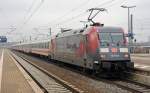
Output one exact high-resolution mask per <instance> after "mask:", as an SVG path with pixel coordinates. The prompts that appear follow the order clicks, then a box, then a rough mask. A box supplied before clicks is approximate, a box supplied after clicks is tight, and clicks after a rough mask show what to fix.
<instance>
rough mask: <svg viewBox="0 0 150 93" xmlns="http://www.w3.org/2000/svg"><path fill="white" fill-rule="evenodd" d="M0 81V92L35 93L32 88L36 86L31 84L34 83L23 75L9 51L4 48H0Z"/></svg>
mask: <svg viewBox="0 0 150 93" xmlns="http://www.w3.org/2000/svg"><path fill="white" fill-rule="evenodd" d="M29 81H30V82H29ZM0 83H1V86H0V90H1V91H0V93H36V91H35V89H34V88H36V90H38V89H37V86H32V85H35V83H34V82H33V81H32V80H31V79H30V78H29V79H28V78H27V77H25V74H24V73H22V71H21V70H20V69H19V67H18V66H17V64H16V63H15V61H14V59H13V58H12V57H11V55H10V52H9V51H8V50H5V49H0ZM31 83H32V84H31ZM33 83H34V84H33ZM33 87H34V88H33ZM37 93H38V92H37Z"/></svg>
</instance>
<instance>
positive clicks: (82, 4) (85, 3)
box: [48, 0, 91, 24]
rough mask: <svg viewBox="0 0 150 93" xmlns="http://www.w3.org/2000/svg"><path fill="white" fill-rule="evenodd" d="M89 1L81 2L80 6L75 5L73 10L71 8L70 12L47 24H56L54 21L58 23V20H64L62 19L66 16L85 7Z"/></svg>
mask: <svg viewBox="0 0 150 93" xmlns="http://www.w3.org/2000/svg"><path fill="white" fill-rule="evenodd" d="M90 1H91V0H85V1H84V2H82V3H81V4H79V5H77V6H76V7H75V8H73V9H71V10H70V11H68V12H66V13H64V14H63V15H62V16H60V17H58V18H56V19H54V20H52V21H50V22H48V24H52V23H54V22H56V21H58V20H60V19H62V18H64V17H66V16H67V15H69V14H71V13H72V12H74V11H76V10H78V9H81V7H83V6H85V5H87V4H88V3H89V2H90Z"/></svg>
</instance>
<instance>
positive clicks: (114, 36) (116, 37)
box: [99, 32, 124, 46]
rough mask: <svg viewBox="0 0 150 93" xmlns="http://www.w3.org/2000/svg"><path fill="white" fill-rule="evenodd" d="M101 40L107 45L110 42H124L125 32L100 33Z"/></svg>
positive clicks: (103, 44)
mask: <svg viewBox="0 0 150 93" xmlns="http://www.w3.org/2000/svg"><path fill="white" fill-rule="evenodd" d="M99 37H100V42H101V45H102V46H107V45H109V43H116V44H117V43H122V42H123V41H124V38H123V33H109V32H101V33H99Z"/></svg>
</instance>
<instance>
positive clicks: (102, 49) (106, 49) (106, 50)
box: [100, 48, 109, 52]
mask: <svg viewBox="0 0 150 93" xmlns="http://www.w3.org/2000/svg"><path fill="white" fill-rule="evenodd" d="M100 52H109V49H108V48H100Z"/></svg>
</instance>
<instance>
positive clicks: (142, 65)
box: [131, 54, 150, 71]
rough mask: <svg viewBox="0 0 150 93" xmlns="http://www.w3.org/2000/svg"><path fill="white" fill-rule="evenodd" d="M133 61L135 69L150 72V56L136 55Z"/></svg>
mask: <svg viewBox="0 0 150 93" xmlns="http://www.w3.org/2000/svg"><path fill="white" fill-rule="evenodd" d="M131 60H132V62H134V64H135V68H138V69H142V70H146V71H150V54H134V55H131Z"/></svg>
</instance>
